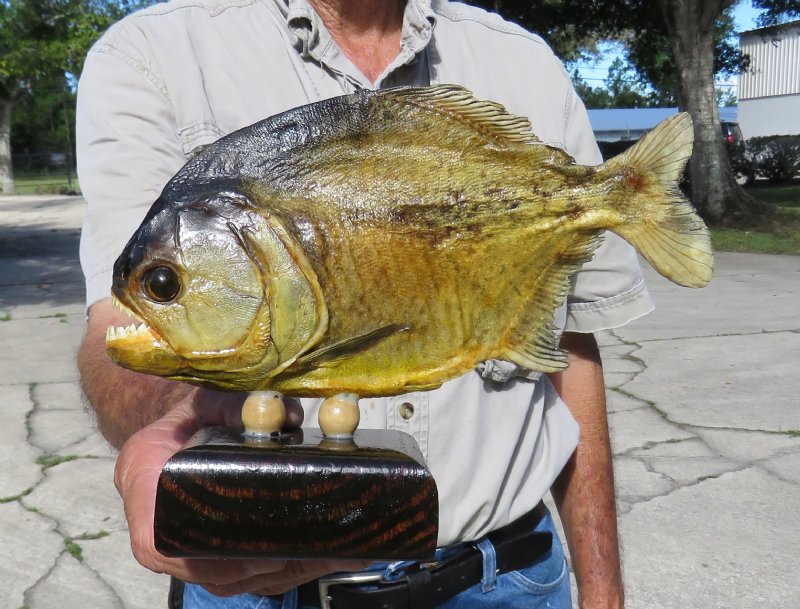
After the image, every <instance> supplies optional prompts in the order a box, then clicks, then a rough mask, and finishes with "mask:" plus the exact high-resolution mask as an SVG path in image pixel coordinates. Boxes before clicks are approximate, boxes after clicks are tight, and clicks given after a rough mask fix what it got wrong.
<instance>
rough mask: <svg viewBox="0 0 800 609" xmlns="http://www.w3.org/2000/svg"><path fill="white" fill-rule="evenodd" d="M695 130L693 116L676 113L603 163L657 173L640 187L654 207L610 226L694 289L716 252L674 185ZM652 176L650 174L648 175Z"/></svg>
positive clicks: (658, 267) (704, 278)
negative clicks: (630, 220) (650, 183)
mask: <svg viewBox="0 0 800 609" xmlns="http://www.w3.org/2000/svg"><path fill="white" fill-rule="evenodd" d="M693 141H694V131H693V129H692V119H691V117H690V116H689V115H688V114H686V113H685V112H684V113H681V114H676V115H675V116H672V117H670V118H668V119H667V120H665V121H664V122H662V123H661V124H659V125H658V126H657V127H656V128H655V129H653V130H652V131H651V132H649V133H648V134H647V135H645V136H644V137H643V138H642V139H641V140H639V142H637V143H636V144H635V145H634V146H633V147H631V148H629V149H628V150H627V151H626V152H624V153H623V154H621V155H619V156H617V157H614V158H613V159H611V160H609V161H608V162H607V163H606V167H608V168H609V169H611V170H612V171H621V170H622V171H624V170H625V168H629V169H628V170H629V171H631V170H632V171H633V172H635V173H636V174H638V175H643V176H646V175H649V176H652V177H654V178H655V181H656V184H655V185H654V186H655V187H653V186H649V187H648V188H647V189H646V190H642V195H643V196H645V197H647V199H648V203H647V207H649V208H653V207H655V212H654V213H653V214H650V215H649V216H648V217H644V218H641V217H639V219H638V220H637V221H636V222H635V223H627V224H622V225H620V226H618V227H615V228H613V229H612V230H614V232H616V233H618V234H619V235H620V236H621V237H622V238H623V239H625V240H626V241H628V242H629V243H630V244H631V245H633V246H634V247H635V248H636V249H637V250H638V251H639V253H641V254H642V256H644V257H645V259H647V261H648V262H649V263H650V264H652V265H653V267H654V268H655V269H656V270H657V271H658V272H659V273H661V274H662V275H664V277H666V278H667V279H669V280H671V281H674V282H675V283H677V284H679V285H682V286H686V287H692V288H698V287H703V286H705V285H707V284H708V282H709V281H711V274H712V272H713V270H714V253H713V251H712V248H711V237H710V235H709V232H708V228H706V225H705V223H704V222H703V220H701V219H700V216H698V215H697V213H696V212H695V210H694V208H693V207H692V204H691V203H689V201H687V200H686V199H685V198H684V196H683V194H682V193H681V192H680V189H679V188H678V184H677V183H678V180H680V178H681V175H682V173H683V168H684V167H685V166H686V161H687V160H688V159H689V157H690V156H691V154H692V143H693ZM651 180H652V178H651Z"/></svg>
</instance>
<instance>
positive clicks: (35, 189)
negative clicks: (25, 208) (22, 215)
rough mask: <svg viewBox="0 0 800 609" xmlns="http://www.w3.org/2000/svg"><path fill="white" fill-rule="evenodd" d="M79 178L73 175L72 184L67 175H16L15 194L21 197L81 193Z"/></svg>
mask: <svg viewBox="0 0 800 609" xmlns="http://www.w3.org/2000/svg"><path fill="white" fill-rule="evenodd" d="M79 191H80V186H79V185H78V178H77V177H76V176H75V174H74V173H73V174H72V182H71V183H70V181H69V180H68V179H67V174H66V173H65V174H63V175H62V174H52V175H46V176H42V175H15V176H14V192H16V193H17V194H20V195H36V194H63V193H67V192H79Z"/></svg>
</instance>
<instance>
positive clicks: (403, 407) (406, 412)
mask: <svg viewBox="0 0 800 609" xmlns="http://www.w3.org/2000/svg"><path fill="white" fill-rule="evenodd" d="M400 416H401V417H403V418H404V419H405V420H406V421H408V420H409V419H410V418H411V417H413V416H414V405H413V404H411V403H410V402H403V403H402V404H400Z"/></svg>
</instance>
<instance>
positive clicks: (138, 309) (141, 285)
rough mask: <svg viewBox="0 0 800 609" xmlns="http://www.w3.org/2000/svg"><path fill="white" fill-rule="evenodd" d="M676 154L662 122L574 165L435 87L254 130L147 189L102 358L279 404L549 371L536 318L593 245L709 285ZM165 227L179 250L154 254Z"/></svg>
mask: <svg viewBox="0 0 800 609" xmlns="http://www.w3.org/2000/svg"><path fill="white" fill-rule="evenodd" d="M691 144H692V129H691V121H690V120H689V119H688V116H687V115H677V116H676V117H673V119H670V120H668V121H667V122H665V123H664V124H663V125H662V126H660V127H658V128H657V129H656V130H654V132H653V133H652V134H650V136H648V137H646V138H645V139H644V140H642V141H641V142H640V143H639V144H637V145H636V146H635V147H633V148H632V149H631V150H629V151H628V152H626V153H625V154H624V155H622V156H620V157H617V158H615V159H612V160H610V161H608V162H607V163H605V164H603V165H601V166H598V167H587V166H581V165H577V164H575V163H574V161H573V160H572V159H571V158H570V157H569V155H567V154H566V153H565V152H564V151H562V150H560V149H558V148H555V147H552V146H548V145H545V144H543V143H542V142H540V141H539V140H538V139H537V138H536V137H535V136H534V135H533V134H532V133H531V130H530V125H529V124H528V122H527V120H526V119H524V118H520V117H516V116H513V115H511V114H508V113H507V112H505V110H504V109H503V108H502V107H501V106H499V105H497V104H494V103H491V102H480V101H477V100H475V99H474V98H472V96H471V94H470V93H469V92H468V91H466V90H465V89H462V88H460V87H455V86H439V87H430V88H422V89H395V90H386V91H379V92H360V93H357V94H354V95H351V96H344V97H340V98H335V99H332V100H326V101H323V102H318V103H315V104H310V105H308V106H304V107H301V108H298V109H295V110H292V111H289V112H287V113H284V114H282V115H278V116H276V117H272V118H270V119H266V120H265V121H262V122H260V123H256V124H255V125H252V126H250V127H247V128H245V129H242V130H240V131H238V132H236V133H233V134H231V135H229V136H227V137H225V138H222V139H221V140H219V141H218V142H217V143H215V144H213V145H211V146H209V147H207V148H206V149H204V150H203V151H202V152H201V153H200V154H198V155H197V156H196V157H195V158H194V159H192V160H191V161H189V162H188V163H187V164H186V166H185V167H184V168H183V169H181V171H180V172H178V174H177V175H176V176H175V177H174V178H173V179H172V180H171V181H170V182H169V183H168V184H167V186H166V187H165V188H164V191H163V192H162V195H161V197H160V198H159V201H157V202H156V204H154V206H153V209H151V212H150V213H149V214H148V216H147V218H146V219H145V221H144V222H143V224H142V227H140V229H139V231H137V233H136V234H135V235H134V236H133V237H132V239H131V242H130V243H129V244H128V246H127V247H126V250H125V251H124V252H123V254H122V255H121V256H120V258H119V260H118V261H117V264H116V265H115V279H114V295H115V297H116V298H117V299H118V300H119V301H120V302H121V303H122V304H123V306H124V307H125V308H127V309H128V310H129V311H131V312H132V314H133V315H135V316H136V317H138V318H139V319H141V320H143V321H144V322H145V325H144V326H143V327H142V329H141V330H137V331H136V332H123V333H119V332H116V331H115V332H113V333H112V334H113V336H111V338H110V340H109V341H108V348H109V352H110V354H111V355H112V357H113V358H114V359H115V361H118V362H119V363H120V364H122V365H126V366H128V367H131V368H133V369H136V370H140V371H143V372H150V373H155V374H161V375H162V376H168V377H170V378H176V379H181V380H188V381H191V382H197V383H202V384H207V385H211V386H214V387H218V388H223V389H247V390H256V389H267V388H270V389H276V390H279V391H284V392H286V393H290V394H294V395H298V396H306V395H308V396H313V395H317V396H327V395H333V394H336V393H341V392H351V393H357V394H359V395H362V396H377V395H393V394H398V393H402V392H406V391H411V390H418V389H429V388H433V387H436V386H438V385H440V384H441V383H442V382H444V381H445V380H447V379H449V378H453V377H455V376H457V375H459V374H462V373H464V372H466V371H468V370H470V369H471V368H473V367H474V366H475V365H476V364H477V363H479V362H480V361H482V360H485V359H493V358H499V359H506V360H509V361H512V362H514V363H516V364H517V365H520V366H524V367H527V368H530V369H534V370H541V371H554V370H558V369H561V368H563V367H564V365H565V358H564V356H563V354H562V353H561V352H560V351H558V349H557V345H556V342H557V338H556V335H555V333H554V331H553V316H554V311H555V309H556V308H557V307H558V306H559V305H560V304H561V303H562V302H563V301H564V298H565V297H566V294H567V292H568V289H569V285H570V276H571V275H572V274H573V273H574V272H575V271H576V270H577V269H579V268H580V266H581V264H583V263H584V262H585V261H586V260H588V259H590V258H591V256H592V253H593V251H594V249H595V248H596V247H597V245H598V243H599V235H601V233H602V232H603V231H604V230H612V231H615V232H617V233H618V234H620V236H622V237H623V238H625V239H627V240H628V241H629V242H631V243H632V244H633V245H634V246H635V247H637V249H639V251H640V252H641V253H642V254H643V255H644V256H645V257H646V258H647V259H648V260H649V261H650V262H651V263H652V264H653V265H654V266H655V267H656V269H657V270H659V272H662V274H665V275H666V276H667V277H669V278H670V279H672V280H673V281H676V282H678V283H681V284H683V285H689V286H693V287H697V286H701V285H704V284H705V283H707V282H708V280H709V279H710V275H711V269H712V267H713V254H712V252H711V248H710V241H709V237H708V232H707V229H706V228H705V226H704V225H703V223H702V221H701V220H700V219H699V218H698V217H697V216H696V215H695V214H694V212H693V210H692V209H691V206H690V205H689V203H688V202H686V201H685V199H683V198H682V196H681V195H680V194H679V192H678V191H677V188H676V186H675V182H676V180H677V179H678V178H679V176H680V173H681V171H682V168H683V166H684V165H685V162H686V159H687V158H688V156H689V154H690V153H691ZM178 218H180V219H181V222H182V223H184V224H185V225H186V229H185V231H186V235H187V237H188V238H187V240H185V241H182V242H180V243H178V242H177V240H176V241H175V242H173V243H171V242H170V235H171V234H173V233H175V230H176V229H175V223H176V222H178ZM204 227H205V228H208V229H209V230H211V232H210V233H209V235H208V236H207V237H205V238H204V239H198V238H197V235H198V234H202V233H203V229H204ZM195 242H196V243H195ZM193 248H196V249H197V251H194V250H193V251H192V252H189V253H187V252H186V251H185V250H187V249H193ZM187 254H191V255H187ZM186 260H191V261H192V265H191V268H189V267H188V266H186V265H185V261H186ZM225 273H228V274H230V275H231V276H229V277H225ZM198 277H199V278H201V279H202V281H199V282H198V280H197V278H198ZM254 278H255V279H254ZM215 282H216V284H219V287H218V286H217V285H216V284H215ZM165 286H166V287H165ZM192 286H194V287H192ZM223 288H224V289H223ZM237 289H239V290H240V293H239V294H237V293H236V290H237ZM259 295H260V296H259ZM209 308H213V309H215V310H214V311H213V314H212V313H204V309H209ZM175 311H180V312H181V314H182V315H184V317H192V318H193V319H205V318H208V319H215V320H216V322H215V323H217V324H218V325H219V326H220V327H218V328H216V329H205V328H202V327H198V324H194V325H192V324H182V322H181V321H180V315H178V314H176V313H175ZM225 313H230V315H229V316H226V315H225ZM200 325H202V324H200ZM118 334H124V336H119V335H118ZM198 334H199V336H198ZM213 344H216V347H217V348H216V349H209V345H213ZM176 345H177V346H179V348H176ZM192 345H197V346H202V347H203V348H202V349H199V348H197V349H195V348H193V347H192Z"/></svg>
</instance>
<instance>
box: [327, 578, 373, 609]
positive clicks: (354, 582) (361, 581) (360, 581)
mask: <svg viewBox="0 0 800 609" xmlns="http://www.w3.org/2000/svg"><path fill="white" fill-rule="evenodd" d="M317 581H318V584H319V605H320V608H321V609H332V607H331V601H332V600H333V598H332V597H331V596H330V594H328V590H329V589H330V587H331V586H338V585H339V584H352V585H358V584H371V583H376V582H382V581H383V571H369V572H364V571H361V572H357V573H337V574H335V575H328V576H327V577H320V578H319V580H317Z"/></svg>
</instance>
